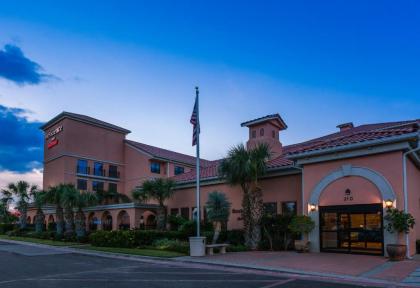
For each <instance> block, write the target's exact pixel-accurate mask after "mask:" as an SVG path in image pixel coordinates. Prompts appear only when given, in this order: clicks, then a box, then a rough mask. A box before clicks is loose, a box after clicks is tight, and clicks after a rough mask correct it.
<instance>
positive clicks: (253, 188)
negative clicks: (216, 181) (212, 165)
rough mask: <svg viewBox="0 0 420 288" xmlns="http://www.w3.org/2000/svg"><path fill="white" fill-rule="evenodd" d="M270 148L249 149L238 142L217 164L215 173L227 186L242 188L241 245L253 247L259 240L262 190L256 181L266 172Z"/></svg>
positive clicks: (261, 146)
mask: <svg viewBox="0 0 420 288" xmlns="http://www.w3.org/2000/svg"><path fill="white" fill-rule="evenodd" d="M270 156H271V152H270V147H269V146H268V145H267V144H265V143H261V144H258V145H257V146H256V147H254V148H253V149H246V148H245V146H244V145H242V144H240V145H238V146H236V147H233V148H232V149H231V150H230V151H229V152H228V155H227V157H226V158H225V159H223V161H222V162H221V164H220V166H219V174H220V176H221V177H224V178H225V179H226V182H227V183H229V184H230V185H239V186H240V187H241V188H242V192H243V194H242V218H243V221H244V231H245V245H246V246H248V247H249V248H251V249H253V250H255V249H257V247H258V243H259V242H260V240H261V220H262V217H263V214H264V204H263V195H262V190H261V188H260V187H259V185H258V180H259V179H260V178H261V176H263V175H264V174H265V173H266V170H267V161H268V160H269V158H270Z"/></svg>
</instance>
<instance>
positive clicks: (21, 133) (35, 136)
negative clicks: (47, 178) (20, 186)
mask: <svg viewBox="0 0 420 288" xmlns="http://www.w3.org/2000/svg"><path fill="white" fill-rule="evenodd" d="M26 114H28V111H27V110H25V109H20V108H9V107H6V106H3V105H0V135H1V137H0V172H1V171H12V172H16V173H26V172H29V171H33V169H40V168H42V157H43V156H42V155H43V152H42V150H43V136H42V132H41V130H39V127H40V126H41V125H42V123H41V122H31V121H29V120H28V119H27V117H26V116H25V115H26Z"/></svg>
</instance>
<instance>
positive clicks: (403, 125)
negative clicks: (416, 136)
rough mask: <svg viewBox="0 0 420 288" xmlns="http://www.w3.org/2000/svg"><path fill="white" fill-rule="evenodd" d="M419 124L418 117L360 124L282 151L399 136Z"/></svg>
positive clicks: (321, 147)
mask: <svg viewBox="0 0 420 288" xmlns="http://www.w3.org/2000/svg"><path fill="white" fill-rule="evenodd" d="M419 125H420V119H418V120H411V121H400V122H388V123H378V124H366V125H360V126H357V127H354V128H351V129H348V130H346V131H342V132H337V133H333V134H330V135H326V136H323V137H320V138H316V139H312V140H309V141H306V142H302V143H299V144H294V145H289V146H285V147H283V149H284V150H283V151H284V153H285V154H286V155H294V154H298V153H302V152H308V151H315V150H322V149H327V148H332V147H338V146H345V145H349V144H355V143H361V142H365V141H372V140H378V139H383V138H387V137H393V136H399V135H404V134H408V133H414V132H418V131H419Z"/></svg>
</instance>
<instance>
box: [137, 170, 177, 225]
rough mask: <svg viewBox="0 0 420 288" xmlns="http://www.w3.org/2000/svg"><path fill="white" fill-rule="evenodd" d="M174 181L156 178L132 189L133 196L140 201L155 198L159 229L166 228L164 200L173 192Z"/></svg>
mask: <svg viewBox="0 0 420 288" xmlns="http://www.w3.org/2000/svg"><path fill="white" fill-rule="evenodd" d="M174 188H175V181H173V180H172V179H166V178H157V179H152V180H146V181H144V182H143V185H142V186H141V187H140V188H136V189H134V190H133V192H132V195H133V198H134V199H136V200H139V201H140V202H146V201H148V200H151V199H152V200H156V201H157V202H158V204H159V209H158V211H157V228H158V229H159V230H165V229H166V218H167V217H166V216H167V215H166V214H167V211H166V207H165V201H166V200H167V199H169V198H171V197H172V195H173V194H174Z"/></svg>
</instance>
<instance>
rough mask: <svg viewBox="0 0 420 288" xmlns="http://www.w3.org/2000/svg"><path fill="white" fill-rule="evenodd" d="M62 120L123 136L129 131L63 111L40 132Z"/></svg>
mask: <svg viewBox="0 0 420 288" xmlns="http://www.w3.org/2000/svg"><path fill="white" fill-rule="evenodd" d="M64 118H70V119H73V120H76V121H80V122H85V123H89V124H92V125H95V126H99V127H103V128H107V129H111V130H115V131H118V132H121V133H124V134H128V133H130V132H131V131H130V130H127V129H124V128H122V127H119V126H117V125H114V124H111V123H108V122H104V121H102V120H99V119H96V118H92V117H89V116H86V115H82V114H77V113H71V112H66V111H63V112H61V113H60V114H58V115H57V116H55V117H54V118H53V119H51V120H50V121H48V122H47V123H45V124H44V125H42V126H41V127H40V128H41V129H42V130H44V131H45V130H46V129H48V128H49V127H51V126H52V125H54V124H55V123H57V122H58V121H60V120H62V119H64Z"/></svg>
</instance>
